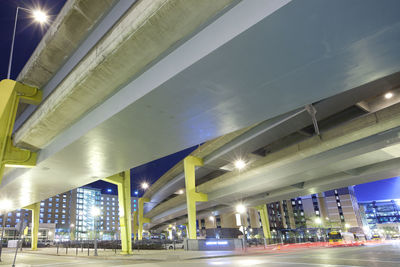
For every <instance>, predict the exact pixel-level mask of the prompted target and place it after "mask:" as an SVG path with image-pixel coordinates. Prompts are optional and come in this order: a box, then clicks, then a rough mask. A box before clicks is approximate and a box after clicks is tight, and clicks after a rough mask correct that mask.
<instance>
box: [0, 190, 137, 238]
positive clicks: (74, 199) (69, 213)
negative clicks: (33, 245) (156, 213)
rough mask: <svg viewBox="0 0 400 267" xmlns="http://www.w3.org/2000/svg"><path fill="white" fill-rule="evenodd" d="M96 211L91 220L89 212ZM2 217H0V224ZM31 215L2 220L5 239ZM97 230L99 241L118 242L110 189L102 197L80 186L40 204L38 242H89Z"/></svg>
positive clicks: (114, 203) (115, 204)
mask: <svg viewBox="0 0 400 267" xmlns="http://www.w3.org/2000/svg"><path fill="white" fill-rule="evenodd" d="M131 201H132V203H131V208H132V212H133V211H136V210H137V201H138V198H137V197H132V198H131ZM93 207H96V208H98V209H99V210H100V215H99V216H97V217H96V218H94V217H93V213H92V209H93ZM2 220H3V216H1V217H0V225H2ZM31 220H32V219H31V212H30V211H28V210H24V209H18V210H16V211H14V212H9V213H8V214H7V216H6V221H5V230H6V231H5V232H6V235H5V239H15V238H16V237H17V235H18V234H17V231H16V230H17V229H16V228H15V227H16V225H17V224H18V223H19V222H23V221H26V222H28V223H29V224H30V222H31ZM95 229H97V230H98V231H99V234H100V239H105V240H111V239H119V237H120V235H119V231H120V228H119V205H118V196H117V195H115V194H114V193H113V192H112V190H111V189H107V190H106V192H105V193H103V194H102V191H101V189H96V188H89V187H81V188H77V189H74V190H71V191H68V192H65V193H63V194H58V195H55V196H53V197H50V198H48V199H46V200H43V201H41V202H40V215H39V239H50V240H53V239H56V240H70V239H82V240H86V239H92V238H93V237H94V230H95Z"/></svg>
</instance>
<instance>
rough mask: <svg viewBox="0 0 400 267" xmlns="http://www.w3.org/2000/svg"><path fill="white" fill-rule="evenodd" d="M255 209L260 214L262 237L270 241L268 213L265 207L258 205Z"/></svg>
mask: <svg viewBox="0 0 400 267" xmlns="http://www.w3.org/2000/svg"><path fill="white" fill-rule="evenodd" d="M256 209H257V210H258V211H259V212H260V217H261V224H262V228H263V232H264V237H265V238H268V239H270V238H271V229H270V228H269V219H268V211H267V205H265V204H264V205H260V206H258V207H256Z"/></svg>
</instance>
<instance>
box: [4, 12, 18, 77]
mask: <svg viewBox="0 0 400 267" xmlns="http://www.w3.org/2000/svg"><path fill="white" fill-rule="evenodd" d="M20 8H21V7H17V11H16V12H15V19H14V31H13V37H12V41H11V51H10V59H9V60H8V71H7V79H10V76H11V64H12V59H13V54H14V42H15V32H16V30H17V21H18V11H19V9H20Z"/></svg>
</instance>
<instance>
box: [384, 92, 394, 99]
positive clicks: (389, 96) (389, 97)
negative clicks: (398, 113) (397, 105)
mask: <svg viewBox="0 0 400 267" xmlns="http://www.w3.org/2000/svg"><path fill="white" fill-rule="evenodd" d="M392 97H393V93H391V92H388V93H386V94H385V98H386V99H391V98H392Z"/></svg>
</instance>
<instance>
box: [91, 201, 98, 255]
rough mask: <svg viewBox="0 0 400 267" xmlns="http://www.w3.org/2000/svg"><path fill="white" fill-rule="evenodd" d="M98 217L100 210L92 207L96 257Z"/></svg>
mask: <svg viewBox="0 0 400 267" xmlns="http://www.w3.org/2000/svg"><path fill="white" fill-rule="evenodd" d="M99 215H100V209H99V208H98V207H96V206H93V207H92V216H93V224H94V225H93V228H94V255H95V256H98V255H97V217H98V216H99Z"/></svg>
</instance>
